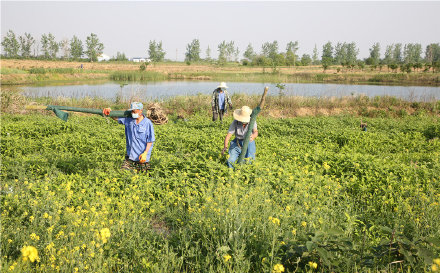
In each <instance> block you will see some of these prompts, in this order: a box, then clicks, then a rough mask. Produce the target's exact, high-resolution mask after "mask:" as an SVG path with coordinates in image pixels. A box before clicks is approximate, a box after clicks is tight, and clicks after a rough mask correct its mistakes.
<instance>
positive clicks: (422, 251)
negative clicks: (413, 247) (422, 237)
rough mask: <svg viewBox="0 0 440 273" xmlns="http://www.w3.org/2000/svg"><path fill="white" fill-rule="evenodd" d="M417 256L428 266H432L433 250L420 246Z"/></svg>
mask: <svg viewBox="0 0 440 273" xmlns="http://www.w3.org/2000/svg"><path fill="white" fill-rule="evenodd" d="M417 255H418V256H419V257H421V258H423V260H424V261H425V264H426V265H431V264H432V260H433V259H434V253H433V252H432V251H431V250H429V249H427V248H424V247H422V246H418V247H417Z"/></svg>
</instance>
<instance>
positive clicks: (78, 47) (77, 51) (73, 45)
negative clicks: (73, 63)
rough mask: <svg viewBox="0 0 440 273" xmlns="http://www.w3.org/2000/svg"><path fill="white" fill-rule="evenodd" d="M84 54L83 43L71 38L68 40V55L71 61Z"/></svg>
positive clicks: (76, 38)
mask: <svg viewBox="0 0 440 273" xmlns="http://www.w3.org/2000/svg"><path fill="white" fill-rule="evenodd" d="M83 53H84V48H83V43H82V41H81V40H80V39H79V38H78V37H76V36H73V38H72V39H71V40H70V55H71V57H72V58H73V59H80V58H81V57H82V55H83Z"/></svg>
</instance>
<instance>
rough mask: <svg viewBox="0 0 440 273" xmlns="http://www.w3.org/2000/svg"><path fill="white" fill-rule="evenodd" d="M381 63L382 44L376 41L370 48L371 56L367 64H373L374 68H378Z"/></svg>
mask: <svg viewBox="0 0 440 273" xmlns="http://www.w3.org/2000/svg"><path fill="white" fill-rule="evenodd" d="M379 63H380V44H379V43H375V44H373V46H372V47H371V48H370V57H368V59H367V64H369V65H371V66H372V67H373V68H376V66H377V65H379Z"/></svg>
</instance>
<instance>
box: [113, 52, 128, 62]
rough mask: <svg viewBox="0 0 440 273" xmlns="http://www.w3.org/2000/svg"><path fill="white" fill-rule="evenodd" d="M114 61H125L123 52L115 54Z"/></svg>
mask: <svg viewBox="0 0 440 273" xmlns="http://www.w3.org/2000/svg"><path fill="white" fill-rule="evenodd" d="M115 60H116V61H126V60H127V57H126V56H125V53H123V52H119V51H118V52H116V58H115Z"/></svg>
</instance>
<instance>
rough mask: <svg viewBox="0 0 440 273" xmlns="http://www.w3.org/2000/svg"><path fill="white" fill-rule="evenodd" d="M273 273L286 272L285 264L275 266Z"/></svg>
mask: <svg viewBox="0 0 440 273" xmlns="http://www.w3.org/2000/svg"><path fill="white" fill-rule="evenodd" d="M272 272H273V273H281V272H284V266H283V265H282V264H276V265H274V267H273V271H272Z"/></svg>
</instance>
